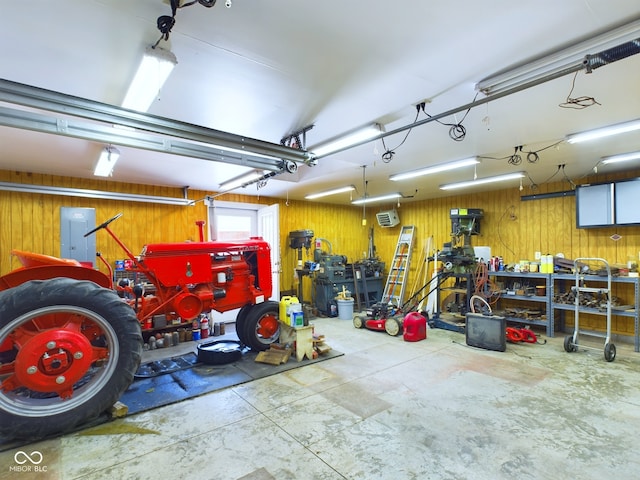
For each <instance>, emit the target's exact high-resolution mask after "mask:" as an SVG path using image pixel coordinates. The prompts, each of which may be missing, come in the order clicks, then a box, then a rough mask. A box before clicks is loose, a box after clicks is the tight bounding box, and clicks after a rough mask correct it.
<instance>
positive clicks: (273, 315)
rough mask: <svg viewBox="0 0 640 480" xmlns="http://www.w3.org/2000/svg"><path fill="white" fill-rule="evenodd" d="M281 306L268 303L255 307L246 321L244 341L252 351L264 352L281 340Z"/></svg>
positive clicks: (271, 302) (249, 312)
mask: <svg viewBox="0 0 640 480" xmlns="http://www.w3.org/2000/svg"><path fill="white" fill-rule="evenodd" d="M279 315H280V304H279V303H278V302H275V301H266V302H264V303H258V304H256V305H253V306H252V308H251V309H250V310H249V311H248V312H247V316H246V318H245V320H244V324H245V325H244V341H243V343H244V344H245V345H247V346H248V347H249V348H251V350H254V351H256V352H262V351H264V350H267V349H268V348H269V347H270V346H271V344H272V343H276V342H277V341H278V339H279V338H280V322H279V320H278V319H279Z"/></svg>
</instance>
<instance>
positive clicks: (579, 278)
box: [564, 257, 616, 362]
mask: <svg viewBox="0 0 640 480" xmlns="http://www.w3.org/2000/svg"><path fill="white" fill-rule="evenodd" d="M585 263H587V264H589V263H592V264H593V263H601V264H602V265H603V267H604V269H605V270H606V272H607V276H606V282H607V287H606V288H602V287H586V286H583V285H584V276H583V275H582V272H581V268H582V266H583V265H584V264H585ZM574 271H575V278H576V283H575V286H574V287H572V290H573V291H574V293H575V300H574V307H575V308H574V330H573V334H572V335H567V336H566V337H565V339H564V349H565V351H566V352H569V353H570V352H576V351H577V350H578V342H579V335H580V293H595V294H598V295H604V296H605V297H606V302H605V303H606V318H607V327H606V333H605V334H604V335H603V334H602V333H598V332H588V333H587V332H582V334H583V335H590V336H595V337H604V339H605V340H604V358H605V360H606V361H607V362H612V361H613V360H614V359H615V358H616V346H615V345H614V344H613V343H612V342H611V267H610V266H609V263H608V262H607V261H606V260H605V259H603V258H586V257H583V258H576V259H575V260H574ZM582 347H583V348H595V347H588V346H584V345H583V346H582Z"/></svg>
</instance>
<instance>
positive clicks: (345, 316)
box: [336, 298, 353, 320]
mask: <svg viewBox="0 0 640 480" xmlns="http://www.w3.org/2000/svg"><path fill="white" fill-rule="evenodd" d="M336 301H337V302H338V318H339V319H340V320H353V298H345V299H342V298H338V299H336Z"/></svg>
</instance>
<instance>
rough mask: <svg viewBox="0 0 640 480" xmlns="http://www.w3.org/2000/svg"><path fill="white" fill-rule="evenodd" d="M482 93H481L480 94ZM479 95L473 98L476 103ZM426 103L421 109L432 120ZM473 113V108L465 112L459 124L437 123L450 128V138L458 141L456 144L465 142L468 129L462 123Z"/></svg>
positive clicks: (423, 103)
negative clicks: (426, 108)
mask: <svg viewBox="0 0 640 480" xmlns="http://www.w3.org/2000/svg"><path fill="white" fill-rule="evenodd" d="M478 93H480V92H478ZM478 93H476V96H475V97H473V101H474V102H475V101H476V99H477V98H478ZM425 106H426V105H425V102H422V103H420V104H419V107H420V108H421V109H422V112H423V113H424V114H425V115H426V116H427V117H429V118H432V117H431V115H429V114H428V113H427V111H426V110H425ZM470 111H471V107H469V108H468V109H467V111H466V112H464V115H463V116H462V120H460V121H459V122H456V123H446V122H441V121H440V120H436V122H438V123H439V124H440V125H445V126H447V127H449V137H450V138H451V139H452V140H454V141H456V142H461V141H462V140H464V138H465V137H466V136H467V129H466V128H465V127H464V125H462V123H463V122H464V121H465V119H466V118H467V115H469V112H470Z"/></svg>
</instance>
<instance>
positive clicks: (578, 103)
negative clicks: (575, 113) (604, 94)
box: [558, 71, 600, 110]
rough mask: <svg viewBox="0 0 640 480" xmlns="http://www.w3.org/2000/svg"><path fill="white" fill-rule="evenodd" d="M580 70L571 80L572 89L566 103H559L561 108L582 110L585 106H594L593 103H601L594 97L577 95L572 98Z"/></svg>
mask: <svg viewBox="0 0 640 480" xmlns="http://www.w3.org/2000/svg"><path fill="white" fill-rule="evenodd" d="M578 73H579V71H578V72H576V73H575V74H574V75H573V80H572V81H571V90H569V94H568V95H567V100H566V101H565V102H564V103H560V104H558V106H559V107H561V108H573V109H575V110H582V109H583V108H587V107H592V106H593V105H600V103H598V102H597V101H596V99H595V98H593V97H586V96H582V97H577V98H571V94H572V93H573V89H574V88H575V86H576V78H577V77H578Z"/></svg>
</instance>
